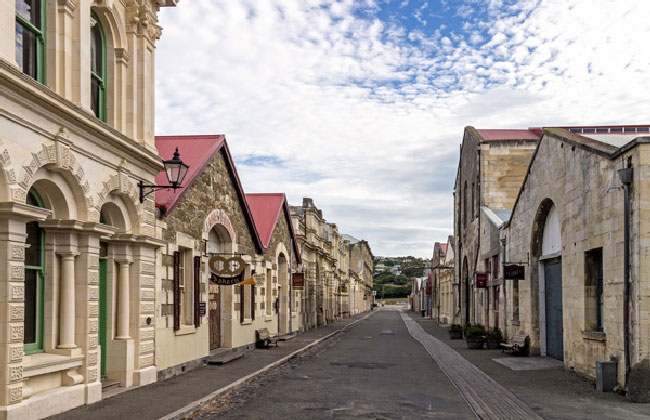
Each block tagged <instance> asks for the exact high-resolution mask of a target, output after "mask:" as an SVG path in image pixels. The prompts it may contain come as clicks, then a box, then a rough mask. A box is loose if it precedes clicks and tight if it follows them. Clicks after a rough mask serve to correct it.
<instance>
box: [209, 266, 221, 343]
mask: <svg viewBox="0 0 650 420" xmlns="http://www.w3.org/2000/svg"><path fill="white" fill-rule="evenodd" d="M213 277H214V274H212V275H211V277H210V283H209V291H208V303H209V306H210V314H209V316H210V319H209V322H208V325H209V326H210V350H214V349H216V348H218V347H219V346H220V345H221V334H220V332H221V319H220V318H221V317H220V305H219V299H220V297H221V296H220V293H219V288H220V286H219V285H218V284H216V283H214V281H212V278H213Z"/></svg>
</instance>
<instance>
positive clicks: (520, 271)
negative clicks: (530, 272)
mask: <svg viewBox="0 0 650 420" xmlns="http://www.w3.org/2000/svg"><path fill="white" fill-rule="evenodd" d="M524 268H525V267H524V266H523V265H506V266H504V267H503V278H504V279H506V280H524V279H525V278H526V271H525V269H524Z"/></svg>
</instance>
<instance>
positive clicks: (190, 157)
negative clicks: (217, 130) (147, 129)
mask: <svg viewBox="0 0 650 420" xmlns="http://www.w3.org/2000/svg"><path fill="white" fill-rule="evenodd" d="M177 147H178V152H179V153H180V155H181V160H182V161H183V162H185V163H186V164H187V165H188V166H189V168H188V170H187V174H186V175H185V179H184V180H183V185H182V187H181V188H179V189H177V190H158V191H156V193H155V194H156V195H155V196H156V207H158V208H160V209H161V211H163V213H164V214H170V213H171V212H172V211H173V210H174V208H175V207H176V204H178V202H179V201H180V199H181V198H182V197H183V196H184V195H185V193H186V192H187V190H188V189H189V188H190V187H191V186H192V185H193V184H194V181H195V180H196V178H198V176H199V175H200V174H201V172H203V169H205V167H206V166H207V165H208V163H210V161H212V159H213V158H214V156H215V155H216V154H217V152H219V151H221V152H222V153H223V155H224V159H225V161H226V166H227V167H228V171H229V172H230V176H231V179H232V181H233V187H234V188H235V191H236V192H237V196H238V198H239V204H240V206H241V208H242V212H243V213H244V218H245V219H246V223H247V225H248V227H249V230H250V232H251V234H252V239H253V243H254V244H255V247H256V248H257V251H258V252H259V253H261V254H266V247H265V246H264V245H263V244H262V241H261V239H260V235H259V233H258V232H257V228H256V226H255V221H254V220H253V215H252V214H251V210H250V208H249V207H248V202H247V201H246V197H245V196H244V189H243V188H242V185H241V181H240V180H239V175H238V174H237V168H236V167H235V163H234V162H233V160H232V156H231V154H230V149H228V143H227V142H226V137H225V136H223V135H205V136H156V148H157V149H158V153H159V154H160V157H161V158H162V159H163V160H167V159H171V158H172V156H173V154H174V150H176V148H177ZM156 184H157V185H167V184H168V181H167V175H166V174H165V171H161V172H160V173H159V174H158V175H156Z"/></svg>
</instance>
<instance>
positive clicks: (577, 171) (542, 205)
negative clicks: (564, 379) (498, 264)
mask: <svg viewBox="0 0 650 420" xmlns="http://www.w3.org/2000/svg"><path fill="white" fill-rule="evenodd" d="M645 139H647V137H646V138H645ZM649 151H650V149H649V148H648V145H647V144H646V143H645V140H644V138H641V139H637V140H636V141H634V142H632V146H631V147H629V146H628V147H622V148H620V149H619V148H617V147H614V146H611V145H609V144H606V143H601V142H597V141H594V140H591V139H589V138H586V137H582V136H578V135H574V134H571V133H569V132H568V131H566V130H561V129H548V130H545V133H544V136H543V138H542V139H541V141H540V144H539V146H538V149H537V150H536V152H535V156H534V158H533V161H532V163H531V165H530V169H529V173H528V176H527V178H526V181H525V183H524V184H523V186H522V189H521V192H520V193H519V197H518V200H517V203H516V205H515V207H514V210H513V214H512V218H511V219H510V224H509V227H507V228H505V229H504V230H503V232H502V236H503V237H505V238H506V239H507V245H506V254H507V258H508V259H509V260H512V261H522V262H524V263H527V265H526V278H525V280H523V281H519V282H518V289H519V290H518V293H513V292H512V287H513V286H512V285H509V287H508V291H509V295H510V296H512V297H515V296H516V297H518V299H517V300H518V301H513V300H512V299H509V300H508V309H509V312H510V313H511V314H512V318H510V317H509V319H508V325H507V326H506V329H507V330H508V331H509V332H511V333H514V332H516V331H517V332H518V331H522V332H524V333H525V334H527V335H529V336H530V338H531V345H532V346H531V347H532V351H531V353H533V354H540V353H541V354H542V355H545V354H547V352H550V350H549V346H551V345H553V344H554V343H551V342H550V341H549V340H551V337H552V332H549V331H548V329H547V328H546V327H547V325H546V324H547V319H548V317H549V312H548V311H549V310H550V309H548V308H547V304H546V302H545V300H544V299H542V296H544V295H545V294H548V293H551V291H549V289H548V287H549V286H548V284H549V283H548V272H547V273H546V274H545V273H544V267H545V264H547V261H548V259H547V257H546V256H545V255H544V254H545V253H547V251H546V250H545V248H546V243H547V242H549V241H550V240H551V239H549V233H548V232H547V230H550V228H549V227H548V226H549V223H548V218H550V214H551V213H555V214H556V215H557V216H556V217H557V220H558V226H559V229H558V232H559V237H558V238H557V239H556V240H557V241H558V249H559V251H557V252H555V253H554V254H552V256H553V257H554V258H555V259H556V260H557V259H559V260H560V264H561V275H560V279H561V280H560V283H559V285H560V287H561V295H560V296H561V308H562V310H561V315H562V328H563V339H562V343H560V344H561V345H562V347H563V353H562V354H561V355H560V356H561V358H562V359H563V360H564V363H565V366H566V367H567V368H569V369H572V370H576V371H577V372H580V373H582V374H584V375H587V376H590V377H594V376H595V369H596V367H595V364H596V361H598V360H612V359H613V360H617V361H618V382H619V384H620V385H621V386H626V381H625V371H626V367H625V354H624V340H625V337H624V334H623V332H624V323H623V313H624V299H623V281H624V277H623V272H624V260H623V250H624V242H623V239H624V234H623V228H624V197H623V190H622V188H621V180H620V179H619V176H618V174H617V171H618V170H619V169H621V168H622V167H627V166H631V167H632V168H633V172H634V176H633V181H632V184H631V194H630V195H631V198H630V201H631V211H630V250H631V253H630V274H631V276H630V283H631V287H630V293H631V296H630V324H629V328H630V331H629V345H630V359H631V360H630V365H631V366H634V365H635V364H637V363H639V362H641V361H643V360H646V359H648V357H650V341H649V339H650V336H649V333H648V330H647V328H646V324H647V322H646V320H647V314H648V313H650V305H648V302H647V300H646V299H644V296H645V291H646V290H648V284H649V283H648V276H647V275H645V274H644V273H645V272H646V271H647V267H648V263H647V261H646V260H647V259H646V258H643V256H644V255H647V249H646V248H647V247H646V245H645V243H646V241H645V240H644V235H646V233H645V232H647V231H648V230H647V227H646V226H647V222H646V221H645V220H646V217H645V214H646V208H645V207H646V206H645V200H644V196H645V194H646V191H648V189H647V186H648V185H650V181H649V180H648V179H646V178H647V176H646V175H647V172H648V170H647V168H648V164H649V163H650V162H649V161H648V158H647V156H650V154H648V152H649ZM594 255H596V258H597V259H598V260H599V263H598V264H597V265H600V272H601V281H602V286H601V288H600V290H598V288H597V287H596V286H595V285H594V277H593V267H594V266H595V265H596V264H595V262H594V259H595V258H594ZM600 293H602V298H601V299H598V294H600ZM597 299H598V300H600V301H601V302H602V308H601V310H602V312H601V314H602V318H601V319H600V320H599V319H598V314H597V311H598V305H597V302H596V300H597ZM554 357H557V356H554Z"/></svg>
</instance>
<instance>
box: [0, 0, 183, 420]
mask: <svg viewBox="0 0 650 420" xmlns="http://www.w3.org/2000/svg"><path fill="white" fill-rule="evenodd" d="M174 4H175V1H174V0H138V1H137V2H136V1H135V0H125V1H121V2H105V1H103V2H101V1H90V0H83V1H54V0H31V1H26V0H2V1H0V133H1V134H0V165H1V167H2V170H0V226H1V227H0V249H1V250H2V252H0V266H2V267H3V270H4V274H3V275H2V276H0V283H1V284H2V288H3V292H2V296H3V298H2V302H0V305H1V306H2V313H3V314H5V316H3V317H2V320H1V321H0V322H1V323H2V329H1V330H2V334H3V338H2V340H1V341H0V354H2V357H3V363H2V365H1V367H0V372H1V374H0V418H18V419H27V418H30V419H36V418H41V417H44V416H48V415H52V414H55V413H58V412H61V411H64V410H67V409H70V408H72V407H74V406H78V405H81V404H86V403H91V402H95V401H97V400H99V399H101V398H102V384H101V382H100V379H101V378H102V377H103V376H104V377H106V378H108V379H109V380H112V381H117V382H119V383H120V385H121V386H126V387H128V386H132V385H144V384H147V383H150V382H153V381H155V379H156V375H155V367H154V366H153V363H154V357H153V352H154V349H153V326H152V325H151V326H150V325H149V324H147V323H145V322H144V320H146V319H152V318H153V317H154V312H153V311H154V307H153V286H154V263H155V250H156V249H157V247H159V246H161V245H162V244H161V243H160V242H159V241H156V240H155V239H154V222H155V221H154V203H153V199H152V197H148V198H147V200H145V201H144V202H143V203H140V201H139V196H138V190H137V187H136V184H137V182H138V181H143V182H144V183H145V184H151V183H153V180H154V177H155V175H156V174H157V173H158V172H159V171H160V170H161V169H162V162H161V160H160V158H159V156H158V154H157V152H156V149H155V147H154V135H153V130H154V71H153V70H154V57H155V42H156V39H157V38H158V37H159V36H160V34H161V28H160V27H159V26H158V24H157V17H156V16H157V13H158V10H159V8H160V7H164V6H173V5H174Z"/></svg>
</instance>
